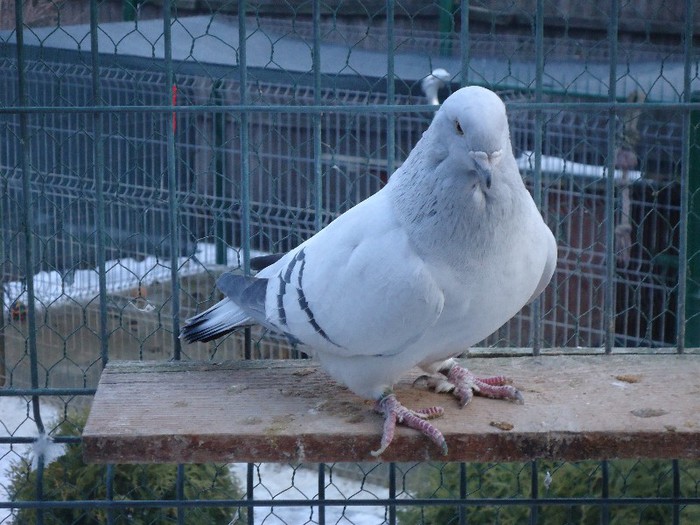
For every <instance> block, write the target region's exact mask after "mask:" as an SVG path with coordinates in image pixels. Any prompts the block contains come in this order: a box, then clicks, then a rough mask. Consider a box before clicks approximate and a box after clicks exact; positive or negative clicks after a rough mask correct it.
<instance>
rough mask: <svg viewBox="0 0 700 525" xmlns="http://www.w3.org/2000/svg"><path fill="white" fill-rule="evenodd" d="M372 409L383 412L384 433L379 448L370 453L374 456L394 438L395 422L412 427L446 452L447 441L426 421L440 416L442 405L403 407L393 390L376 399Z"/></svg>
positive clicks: (383, 449) (384, 448) (382, 450)
mask: <svg viewBox="0 0 700 525" xmlns="http://www.w3.org/2000/svg"><path fill="white" fill-rule="evenodd" d="M374 409H375V410H376V411H377V412H379V413H380V414H384V433H383V434H382V443H381V446H380V447H379V450H373V451H372V452H371V454H372V455H373V456H374V457H377V456H379V455H380V454H381V453H382V452H384V451H385V450H386V448H387V447H388V446H389V444H390V443H391V441H392V440H393V439H394V431H395V430H396V424H397V423H399V424H403V425H406V426H407V427H411V428H414V429H416V430H418V431H420V432H421V433H423V434H424V435H425V436H427V437H429V438H430V440H431V441H432V442H433V443H435V444H436V445H437V446H438V447H440V449H441V450H442V453H443V454H445V455H446V454H447V443H445V438H444V437H443V435H442V432H440V431H439V430H438V429H437V428H435V427H434V426H433V425H431V424H430V423H429V422H428V419H433V418H436V417H440V416H442V414H443V409H442V407H430V408H423V409H421V410H410V409H408V408H406V407H404V406H403V405H402V404H401V403H399V400H398V399H396V396H395V395H394V394H393V392H389V393H388V394H386V395H384V396H382V397H381V398H380V399H379V400H377V404H376V405H375V407H374Z"/></svg>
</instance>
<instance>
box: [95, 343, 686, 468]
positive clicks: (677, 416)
mask: <svg viewBox="0 0 700 525" xmlns="http://www.w3.org/2000/svg"><path fill="white" fill-rule="evenodd" d="M465 362H466V365H467V366H468V367H469V368H470V369H471V370H472V371H474V372H476V373H478V374H486V375H488V374H492V375H493V374H496V373H498V374H505V375H507V376H508V377H510V378H512V379H513V381H514V384H515V385H516V386H517V387H518V388H519V389H520V390H521V391H522V393H523V395H524V396H525V404H524V405H516V404H514V403H510V402H507V401H497V400H491V399H485V398H480V397H475V398H474V400H473V402H472V403H471V404H470V405H468V406H467V407H466V408H464V409H461V410H460V409H459V408H458V406H457V403H456V401H455V399H454V398H452V397H451V396H449V395H445V394H435V393H433V392H427V391H425V390H421V389H419V388H417V387H413V386H412V385H411V384H412V382H413V380H414V379H415V378H416V377H417V376H418V375H419V371H418V370H416V371H415V373H413V374H409V375H407V377H406V378H405V379H404V380H403V381H402V382H401V383H400V384H399V385H397V387H396V393H397V396H398V398H399V399H400V400H401V401H402V403H403V404H404V405H405V406H407V407H411V408H420V407H428V406H432V405H436V404H437V405H441V406H443V407H444V408H445V415H444V416H443V417H442V418H441V419H437V420H434V421H435V424H436V426H437V427H438V428H439V429H440V430H441V431H442V432H443V433H444V435H445V438H446V439H447V444H448V446H449V455H448V456H442V455H441V454H440V451H439V450H438V449H437V447H435V445H433V444H432V443H430V442H429V441H428V439H426V438H425V437H424V436H422V435H420V434H419V433H418V432H416V431H414V430H411V429H407V428H403V427H401V428H399V429H398V431H397V435H396V437H395V438H394V442H393V443H392V444H391V446H390V447H389V448H388V449H387V451H386V452H385V453H384V454H383V455H382V456H381V457H380V458H379V459H380V460H382V461H422V460H438V461H443V460H445V461H526V460H530V459H535V458H548V459H557V460H584V459H605V458H659V459H668V458H678V459H680V458H694V459H697V458H698V457H700V356H699V355H597V356H565V355H554V356H549V355H548V356H540V357H509V358H469V359H467V360H466V361H465ZM381 428H382V418H381V416H380V415H378V414H376V413H375V412H374V411H373V403H372V402H371V401H365V400H363V399H360V398H358V397H357V396H355V395H354V394H352V393H351V392H349V391H348V390H347V389H345V388H344V387H342V386H340V385H338V384H337V383H335V382H334V381H333V380H332V379H330V378H329V377H328V376H327V375H326V374H325V373H324V372H323V371H322V370H321V369H320V368H319V367H318V366H317V365H316V364H315V363H314V362H313V361H238V362H227V363H221V364H214V363H196V362H174V363H173V362H169V363H163V362H157V363H153V362H111V363H110V364H109V365H108V366H107V367H106V369H105V370H104V372H103V374H102V378H101V380H100V383H99V386H98V388H97V394H96V396H95V399H94V402H93V404H92V410H91V413H90V417H89V419H88V422H87V425H86V427H85V431H84V433H83V445H84V455H85V459H86V460H87V461H89V462H97V463H156V462H158V463H160V462H164V463H203V462H248V461H252V462H288V461H291V462H297V461H298V462H301V461H307V462H335V461H374V458H373V457H372V456H370V451H371V450H374V449H376V448H378V447H379V440H380V437H381Z"/></svg>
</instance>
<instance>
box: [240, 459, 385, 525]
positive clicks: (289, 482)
mask: <svg viewBox="0 0 700 525" xmlns="http://www.w3.org/2000/svg"><path fill="white" fill-rule="evenodd" d="M231 472H232V473H233V474H234V475H235V476H236V478H238V481H239V484H240V485H241V486H242V487H245V482H246V477H247V465H246V464H245V463H235V464H233V465H231ZM254 486H255V488H254V492H253V493H254V497H255V499H259V500H269V499H279V500H300V499H301V500H304V499H308V500H311V499H316V498H317V496H318V472H317V471H316V470H314V469H309V468H299V467H296V468H294V467H292V466H290V465H281V464H277V463H263V464H256V465H255V470H254ZM388 497H389V490H388V488H387V487H382V486H379V485H374V484H372V483H367V482H364V483H363V482H362V480H359V479H358V480H356V479H348V478H343V477H339V476H337V475H336V474H333V476H332V483H331V478H330V474H329V472H328V470H326V477H325V498H326V499H374V498H382V499H386V498H388ZM310 503H312V502H310ZM325 513H326V523H337V524H340V525H350V524H353V525H380V524H383V523H386V509H385V507H381V506H377V507H370V506H367V507H365V506H358V507H325ZM306 523H309V524H310V523H318V506H316V507H311V506H309V507H274V508H270V507H256V508H255V524H256V525H300V524H306Z"/></svg>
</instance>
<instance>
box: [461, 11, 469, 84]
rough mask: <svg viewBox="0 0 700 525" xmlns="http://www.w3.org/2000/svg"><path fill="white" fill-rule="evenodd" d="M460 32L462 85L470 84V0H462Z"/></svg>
mask: <svg viewBox="0 0 700 525" xmlns="http://www.w3.org/2000/svg"><path fill="white" fill-rule="evenodd" d="M459 17H460V32H459V54H460V64H461V67H460V72H459V79H460V82H461V85H462V86H467V85H469V57H470V55H469V38H470V32H469V0H462V1H461V7H460V12H459Z"/></svg>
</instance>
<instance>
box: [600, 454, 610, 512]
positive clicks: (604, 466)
mask: <svg viewBox="0 0 700 525" xmlns="http://www.w3.org/2000/svg"><path fill="white" fill-rule="evenodd" d="M600 469H601V473H602V475H601V480H600V482H601V484H602V488H601V493H600V498H601V503H600V523H601V524H602V525H608V523H610V506H611V498H610V465H609V464H608V461H607V460H603V461H601V462H600Z"/></svg>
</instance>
